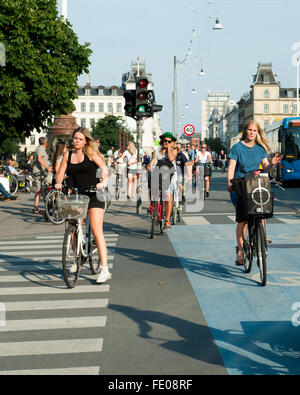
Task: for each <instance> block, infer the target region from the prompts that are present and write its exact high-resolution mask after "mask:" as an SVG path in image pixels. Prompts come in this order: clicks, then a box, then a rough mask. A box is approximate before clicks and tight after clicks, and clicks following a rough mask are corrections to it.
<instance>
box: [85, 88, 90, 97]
mask: <svg viewBox="0 0 300 395" xmlns="http://www.w3.org/2000/svg"><path fill="white" fill-rule="evenodd" d="M85 94H86V96H91V89H90V88H85Z"/></svg>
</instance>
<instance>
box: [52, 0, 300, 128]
mask: <svg viewBox="0 0 300 395" xmlns="http://www.w3.org/2000/svg"><path fill="white" fill-rule="evenodd" d="M60 4H61V0H58V7H59V10H60V9H61V8H60ZM216 13H217V7H216V2H215V1H211V2H210V1H205V0H151V1H148V2H141V1H138V0H127V1H126V0H106V1H104V0H68V19H69V21H70V22H71V24H72V25H73V29H74V31H75V32H76V33H77V35H78V37H79V41H80V42H81V43H84V42H89V43H90V44H91V48H92V50H93V54H92V56H91V62H92V64H91V66H90V75H91V83H92V85H100V84H103V85H107V86H109V85H113V84H117V85H120V83H121V76H122V73H124V72H127V71H128V70H129V69H130V65H131V62H132V61H135V60H136V59H137V56H139V57H140V59H141V60H143V61H145V63H146V66H147V71H148V72H149V73H152V78H153V82H154V84H155V86H154V90H155V93H156V101H157V103H158V104H162V105H163V106H164V109H163V111H162V112H161V113H160V118H161V123H162V126H163V129H164V130H165V131H167V130H169V131H171V129H172V108H171V107H172V99H171V97H172V96H171V95H172V91H173V59H174V56H176V57H177V59H178V60H183V59H184V58H185V56H186V54H187V52H188V49H189V48H190V49H191V51H192V54H191V55H190V60H188V61H187V62H186V64H185V65H183V66H182V67H180V68H179V70H178V85H179V88H178V89H179V92H178V93H179V95H178V96H179V98H178V101H179V114H178V115H179V120H181V121H182V124H181V126H182V127H183V126H184V124H186V123H192V124H194V125H195V126H196V131H197V132H200V126H201V100H202V99H205V98H206V97H207V91H208V89H212V90H227V89H229V90H230V92H231V98H233V99H236V100H238V99H239V98H240V97H241V95H243V94H244V93H246V92H248V91H249V90H250V85H251V82H252V75H253V74H255V73H256V70H257V65H258V62H261V63H269V62H272V63H273V70H274V72H275V73H277V74H278V77H279V80H280V82H281V86H282V87H294V88H295V87H296V67H295V66H294V65H293V63H292V56H293V54H294V52H293V51H292V45H293V43H297V42H299V43H300V28H299V17H300V1H299V0H219V1H218V14H219V19H220V22H221V23H222V25H223V30H220V31H214V30H213V29H212V27H213V25H214V22H215V18H216ZM193 30H194V31H195V33H196V36H195V35H194V34H193ZM191 40H192V42H191ZM299 47H300V44H299ZM201 65H202V66H203V68H204V71H205V73H206V75H205V76H204V77H199V75H198V74H199V72H200V69H201ZM84 82H85V76H82V77H80V79H79V84H80V85H82V84H84ZM193 89H195V90H196V93H195V94H193V93H192V90H193ZM186 104H188V106H189V108H188V109H185V105H186ZM182 115H184V118H182ZM180 131H181V130H179V132H180Z"/></svg>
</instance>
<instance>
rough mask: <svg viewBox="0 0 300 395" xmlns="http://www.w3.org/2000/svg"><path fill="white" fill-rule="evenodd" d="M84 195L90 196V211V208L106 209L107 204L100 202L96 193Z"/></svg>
mask: <svg viewBox="0 0 300 395" xmlns="http://www.w3.org/2000/svg"><path fill="white" fill-rule="evenodd" d="M84 195H86V196H88V197H89V198H90V202H89V207H88V209H90V208H102V209H104V208H105V202H104V201H100V200H98V199H97V196H96V194H95V193H84Z"/></svg>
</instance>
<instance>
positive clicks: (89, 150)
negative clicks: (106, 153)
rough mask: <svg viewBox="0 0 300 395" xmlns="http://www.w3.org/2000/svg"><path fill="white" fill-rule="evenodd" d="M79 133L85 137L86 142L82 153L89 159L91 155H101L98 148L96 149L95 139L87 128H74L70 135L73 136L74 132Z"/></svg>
mask: <svg viewBox="0 0 300 395" xmlns="http://www.w3.org/2000/svg"><path fill="white" fill-rule="evenodd" d="M77 132H79V133H81V134H83V135H84V137H85V139H86V144H85V146H84V147H83V150H82V151H83V153H84V154H85V155H86V156H87V157H88V158H89V160H92V158H93V156H95V155H96V156H101V155H100V152H99V149H98V145H97V143H96V141H95V140H94V139H93V137H92V136H91V134H90V132H89V130H88V129H87V128H81V127H80V128H77V129H75V130H74V132H73V135H72V137H74V135H75V133H77Z"/></svg>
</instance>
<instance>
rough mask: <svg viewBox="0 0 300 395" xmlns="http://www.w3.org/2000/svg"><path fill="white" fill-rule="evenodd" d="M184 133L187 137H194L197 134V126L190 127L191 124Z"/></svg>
mask: <svg viewBox="0 0 300 395" xmlns="http://www.w3.org/2000/svg"><path fill="white" fill-rule="evenodd" d="M183 131H184V134H185V135H186V136H192V135H193V134H194V133H195V126H193V125H190V124H189V125H185V127H184V129H183Z"/></svg>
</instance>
